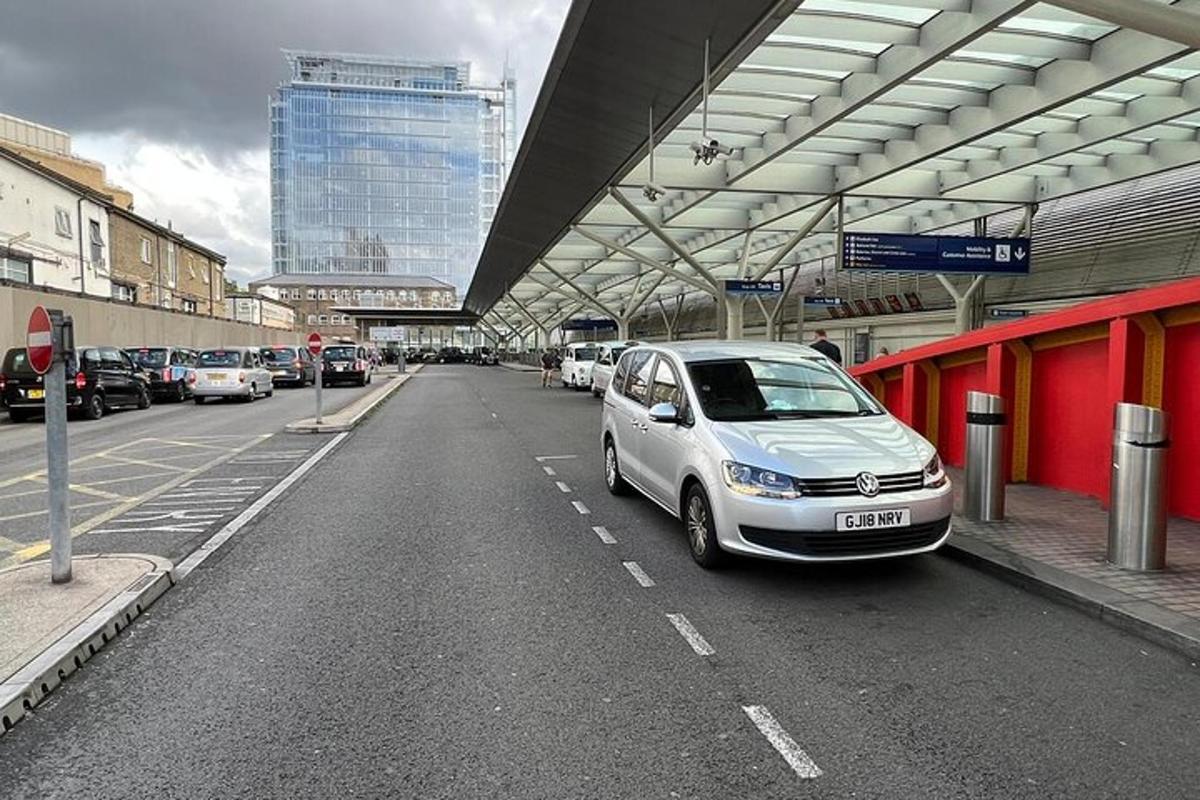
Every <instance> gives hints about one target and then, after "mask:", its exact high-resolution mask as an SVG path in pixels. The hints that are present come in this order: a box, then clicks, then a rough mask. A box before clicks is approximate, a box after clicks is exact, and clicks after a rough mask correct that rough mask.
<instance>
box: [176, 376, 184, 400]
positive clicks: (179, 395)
mask: <svg viewBox="0 0 1200 800" xmlns="http://www.w3.org/2000/svg"><path fill="white" fill-rule="evenodd" d="M184 400H187V384H186V383H184V382H183V381H180V382H179V383H177V384H175V402H177V403H182V402H183V401H184Z"/></svg>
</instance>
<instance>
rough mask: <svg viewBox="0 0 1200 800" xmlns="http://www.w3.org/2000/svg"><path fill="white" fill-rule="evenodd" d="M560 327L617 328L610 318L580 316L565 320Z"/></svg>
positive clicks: (573, 328) (590, 329)
mask: <svg viewBox="0 0 1200 800" xmlns="http://www.w3.org/2000/svg"><path fill="white" fill-rule="evenodd" d="M562 329H563V330H564V331H615V330H616V329H617V322H616V320H612V319H587V318H584V317H580V318H577V319H569V320H567V321H566V322H564V323H563V324H562Z"/></svg>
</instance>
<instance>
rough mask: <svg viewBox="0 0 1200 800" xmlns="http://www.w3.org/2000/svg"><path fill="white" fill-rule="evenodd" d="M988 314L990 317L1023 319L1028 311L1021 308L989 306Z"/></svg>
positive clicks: (1027, 314)
mask: <svg viewBox="0 0 1200 800" xmlns="http://www.w3.org/2000/svg"><path fill="white" fill-rule="evenodd" d="M988 316H989V317H991V318H992V319H1024V318H1025V317H1028V316H1029V312H1028V311H1027V310H1025V309H1023V308H989V309H988Z"/></svg>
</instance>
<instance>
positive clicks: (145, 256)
mask: <svg viewBox="0 0 1200 800" xmlns="http://www.w3.org/2000/svg"><path fill="white" fill-rule="evenodd" d="M142 263H143V264H150V263H152V259H151V257H150V240H149V239H147V238H146V237H145V236H143V237H142Z"/></svg>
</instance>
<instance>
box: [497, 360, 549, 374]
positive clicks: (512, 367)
mask: <svg viewBox="0 0 1200 800" xmlns="http://www.w3.org/2000/svg"><path fill="white" fill-rule="evenodd" d="M497 366H500V367H503V368H504V369H506V370H508V371H509V372H541V371H542V370H541V368H539V367H530V366H526V365H525V364H513V363H511V362H509V363H505V362H503V361H501V362H500V363H499V364H498V365H497Z"/></svg>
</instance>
